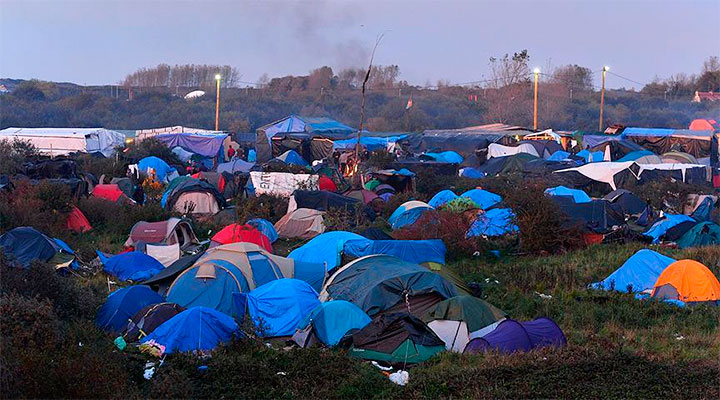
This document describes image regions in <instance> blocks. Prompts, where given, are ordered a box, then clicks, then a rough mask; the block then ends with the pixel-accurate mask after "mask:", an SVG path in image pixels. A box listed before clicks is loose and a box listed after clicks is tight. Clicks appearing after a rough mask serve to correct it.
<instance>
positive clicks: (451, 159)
mask: <svg viewBox="0 0 720 400" xmlns="http://www.w3.org/2000/svg"><path fill="white" fill-rule="evenodd" d="M425 155H426V156H428V157H430V158H432V159H434V160H435V161H437V162H442V163H448V164H462V162H463V160H464V158H463V156H461V155H460V154H458V153H456V152H454V151H443V152H441V153H425Z"/></svg>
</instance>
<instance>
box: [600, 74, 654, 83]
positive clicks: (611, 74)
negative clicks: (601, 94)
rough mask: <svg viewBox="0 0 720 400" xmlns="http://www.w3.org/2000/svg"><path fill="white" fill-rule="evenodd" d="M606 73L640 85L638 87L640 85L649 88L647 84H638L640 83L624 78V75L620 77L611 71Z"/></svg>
mask: <svg viewBox="0 0 720 400" xmlns="http://www.w3.org/2000/svg"><path fill="white" fill-rule="evenodd" d="M606 72H607V73H609V74H610V75H613V76H617V77H618V78H620V79H625V80H626V81H628V82H632V83H635V84H638V85H640V86H647V84H645V83H642V82H638V81H636V80H633V79H630V78H626V77H624V76H622V75H618V74H616V73H614V72H611V71H606Z"/></svg>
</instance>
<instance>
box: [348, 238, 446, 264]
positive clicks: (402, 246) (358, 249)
mask: <svg viewBox="0 0 720 400" xmlns="http://www.w3.org/2000/svg"><path fill="white" fill-rule="evenodd" d="M343 252H344V253H345V254H347V255H349V256H352V257H363V256H369V255H372V254H386V255H391V256H395V257H397V258H399V259H401V260H404V261H408V262H412V263H416V264H420V263H424V262H436V263H439V264H445V252H446V249H445V244H444V243H443V241H442V240H440V239H430V240H369V239H352V240H347V241H346V242H345V245H344V247H343Z"/></svg>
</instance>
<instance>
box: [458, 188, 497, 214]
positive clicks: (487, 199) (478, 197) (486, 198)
mask: <svg viewBox="0 0 720 400" xmlns="http://www.w3.org/2000/svg"><path fill="white" fill-rule="evenodd" d="M460 197H467V198H468V199H470V200H472V201H473V202H474V203H475V204H477V206H478V207H479V208H481V209H483V210H487V209H488V208H490V207H492V206H494V205H496V204H498V203H500V202H501V201H502V197H500V196H499V195H497V194H495V193H492V192H488V191H487V190H484V189H470V190H468V191H467V192H465V193H463V194H461V195H460Z"/></svg>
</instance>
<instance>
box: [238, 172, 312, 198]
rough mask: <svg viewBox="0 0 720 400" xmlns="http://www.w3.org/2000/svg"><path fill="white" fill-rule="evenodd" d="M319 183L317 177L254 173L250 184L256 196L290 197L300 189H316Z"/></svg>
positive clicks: (251, 173)
mask: <svg viewBox="0 0 720 400" xmlns="http://www.w3.org/2000/svg"><path fill="white" fill-rule="evenodd" d="M317 181H318V176H317V175H309V174H291V173H287V172H259V171H252V172H250V180H249V181H248V184H249V185H251V186H252V189H253V190H254V193H255V195H256V196H260V195H261V194H268V195H271V196H279V197H290V196H291V195H292V194H293V192H294V191H295V190H297V189H299V188H300V187H303V188H308V189H311V190H312V189H316V188H317Z"/></svg>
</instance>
